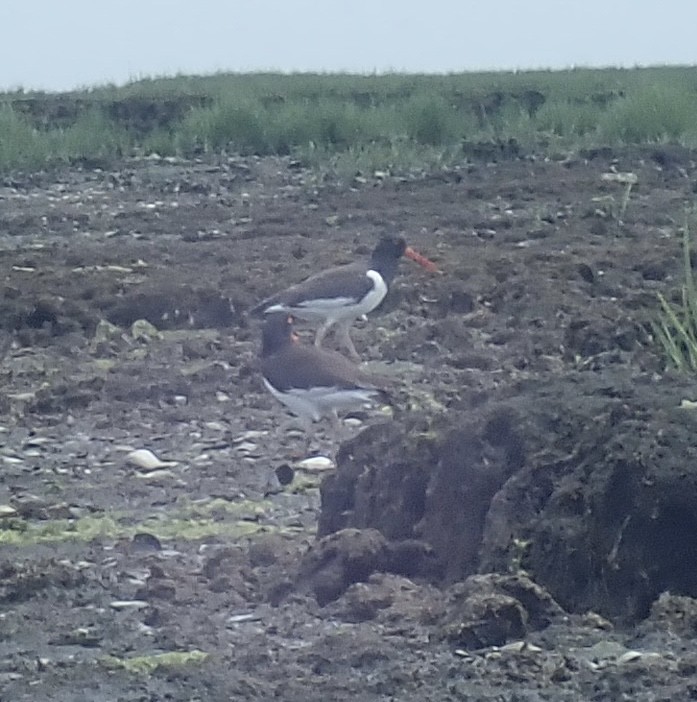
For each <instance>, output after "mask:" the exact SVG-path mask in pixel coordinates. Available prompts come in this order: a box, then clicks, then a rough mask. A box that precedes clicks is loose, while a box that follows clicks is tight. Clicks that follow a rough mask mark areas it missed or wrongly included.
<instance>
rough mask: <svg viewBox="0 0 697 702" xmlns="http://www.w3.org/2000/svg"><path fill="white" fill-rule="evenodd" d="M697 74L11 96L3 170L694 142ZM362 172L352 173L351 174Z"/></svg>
mask: <svg viewBox="0 0 697 702" xmlns="http://www.w3.org/2000/svg"><path fill="white" fill-rule="evenodd" d="M695 115H697V68H692V67H656V68H641V69H574V70H567V71H528V72H521V73H514V72H488V73H461V74H452V75H409V74H389V75H351V74H291V75H283V74H273V73H258V74H223V73H220V74H215V75H210V76H173V77H162V78H147V79H143V80H138V81H135V82H133V83H130V84H128V85H125V86H123V87H116V86H109V85H108V86H97V87H94V88H90V89H88V90H84V91H82V92H73V93H65V94H45V93H25V92H23V91H21V90H20V91H15V92H12V93H5V94H0V171H9V170H12V169H24V170H35V169H40V168H46V167H49V166H52V165H55V164H58V165H60V164H65V163H68V164H70V163H75V162H77V163H80V162H84V161H85V160H94V159H99V160H109V159H116V158H118V157H120V156H122V155H125V156H128V155H131V154H148V153H153V152H156V153H158V154H160V155H163V156H183V157H190V156H192V155H201V154H218V153H240V154H257V155H289V154H290V155H294V156H298V157H300V158H303V159H304V160H306V161H307V162H308V163H309V164H311V165H318V166H323V167H325V168H326V167H329V166H330V165H331V164H335V165H337V166H338V167H341V168H346V169H347V170H348V171H359V172H361V173H363V174H366V173H369V172H370V171H371V170H373V171H374V170H382V171H385V172H395V171H406V170H409V169H410V168H412V167H414V166H415V165H416V167H418V168H422V167H423V165H424V164H419V159H420V158H421V157H422V156H423V157H425V158H426V161H425V163H426V164H429V167H436V168H437V167H441V166H443V165H449V164H452V163H454V162H457V161H458V160H462V158H463V155H462V153H460V152H459V151H458V148H459V146H460V145H461V144H462V143H463V141H469V142H499V141H505V142H507V141H509V140H511V139H514V140H515V141H517V142H518V143H519V144H521V145H522V146H523V147H525V148H527V149H531V150H535V151H538V152H542V153H544V152H545V150H551V149H562V150H568V151H573V150H577V149H579V148H581V147H583V146H589V145H601V144H602V145H620V144H645V143H657V142H666V141H670V142H675V143H683V144H686V145H697V117H696V116H695ZM351 164H352V165H351Z"/></svg>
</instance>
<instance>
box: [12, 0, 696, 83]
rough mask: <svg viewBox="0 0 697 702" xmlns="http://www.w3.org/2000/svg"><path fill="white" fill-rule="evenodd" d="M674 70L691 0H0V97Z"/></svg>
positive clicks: (683, 49) (687, 60)
mask: <svg viewBox="0 0 697 702" xmlns="http://www.w3.org/2000/svg"><path fill="white" fill-rule="evenodd" d="M676 63H681V64H697V0H662V1H660V0H461V1H459V2H458V0H418V1H417V0H22V1H21V2H20V0H14V1H13V0H0V89H8V88H15V87H19V86H21V87H24V88H25V89H46V90H68V89H71V88H75V87H83V86H89V85H95V84H103V83H107V82H115V83H119V84H120V83H124V82H127V81H129V80H132V79H136V78H139V77H144V76H154V75H171V74H175V73H178V72H182V73H212V72H215V71H252V70H282V71H339V70H342V71H351V72H372V71H378V72H383V71H390V70H396V71H409V72H426V73H430V72H448V71H463V70H483V69H513V68H519V69H524V68H564V67H568V66H572V65H586V66H607V65H622V66H634V65H637V64H639V65H648V64H676Z"/></svg>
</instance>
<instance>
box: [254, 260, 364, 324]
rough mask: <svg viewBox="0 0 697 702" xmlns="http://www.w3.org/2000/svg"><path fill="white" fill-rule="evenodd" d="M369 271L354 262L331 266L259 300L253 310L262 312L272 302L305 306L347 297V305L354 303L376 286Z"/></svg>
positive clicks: (289, 305)
mask: <svg viewBox="0 0 697 702" xmlns="http://www.w3.org/2000/svg"><path fill="white" fill-rule="evenodd" d="M367 270H368V269H367V268H366V266H365V264H353V263H352V264H349V265H348V266H339V267H337V268H328V269H327V270H325V271H322V272H321V273H317V274H316V275H313V276H310V277H309V278H307V279H306V280H304V281H303V282H302V283H297V284H296V285H291V287H289V288H287V289H286V290H283V291H282V292H279V293H277V294H276V295H272V296H271V297H269V298H267V299H266V300H264V301H262V302H260V303H259V304H258V305H257V306H256V307H254V308H253V309H252V313H253V314H259V313H263V312H265V311H266V310H267V309H268V308H269V307H272V306H273V305H279V304H280V305H284V306H285V307H288V308H292V307H302V306H303V303H305V304H308V303H311V302H312V301H313V300H328V299H331V298H345V299H346V300H347V304H355V303H357V302H358V301H359V300H361V299H362V298H363V297H365V296H366V295H367V294H368V293H369V292H370V291H371V290H372V288H373V286H374V282H373V280H372V279H371V278H369V277H368V276H367V275H366V272H367Z"/></svg>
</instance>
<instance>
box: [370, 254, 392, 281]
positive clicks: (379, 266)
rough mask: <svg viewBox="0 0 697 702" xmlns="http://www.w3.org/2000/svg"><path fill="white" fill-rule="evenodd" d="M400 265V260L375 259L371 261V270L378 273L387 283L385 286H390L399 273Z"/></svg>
mask: <svg viewBox="0 0 697 702" xmlns="http://www.w3.org/2000/svg"><path fill="white" fill-rule="evenodd" d="M398 264H399V259H393V258H390V259H385V258H373V259H371V261H370V269H371V270H373V271H377V272H378V273H379V274H380V275H381V276H382V279H383V280H384V281H385V285H387V286H389V285H390V283H391V282H392V279H393V278H394V277H395V274H396V273H397V266H398Z"/></svg>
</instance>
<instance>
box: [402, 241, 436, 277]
mask: <svg viewBox="0 0 697 702" xmlns="http://www.w3.org/2000/svg"><path fill="white" fill-rule="evenodd" d="M404 255H405V256H406V257H407V258H410V259H411V260H412V261H414V262H415V263H418V264H419V265H420V266H423V267H424V268H425V269H426V270H427V271H429V272H431V273H437V272H438V266H437V265H436V264H435V263H433V261H431V260H430V259H428V258H426V257H425V256H422V255H421V254H420V253H419V252H418V251H414V249H412V248H411V246H407V248H406V249H405V251H404Z"/></svg>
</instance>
